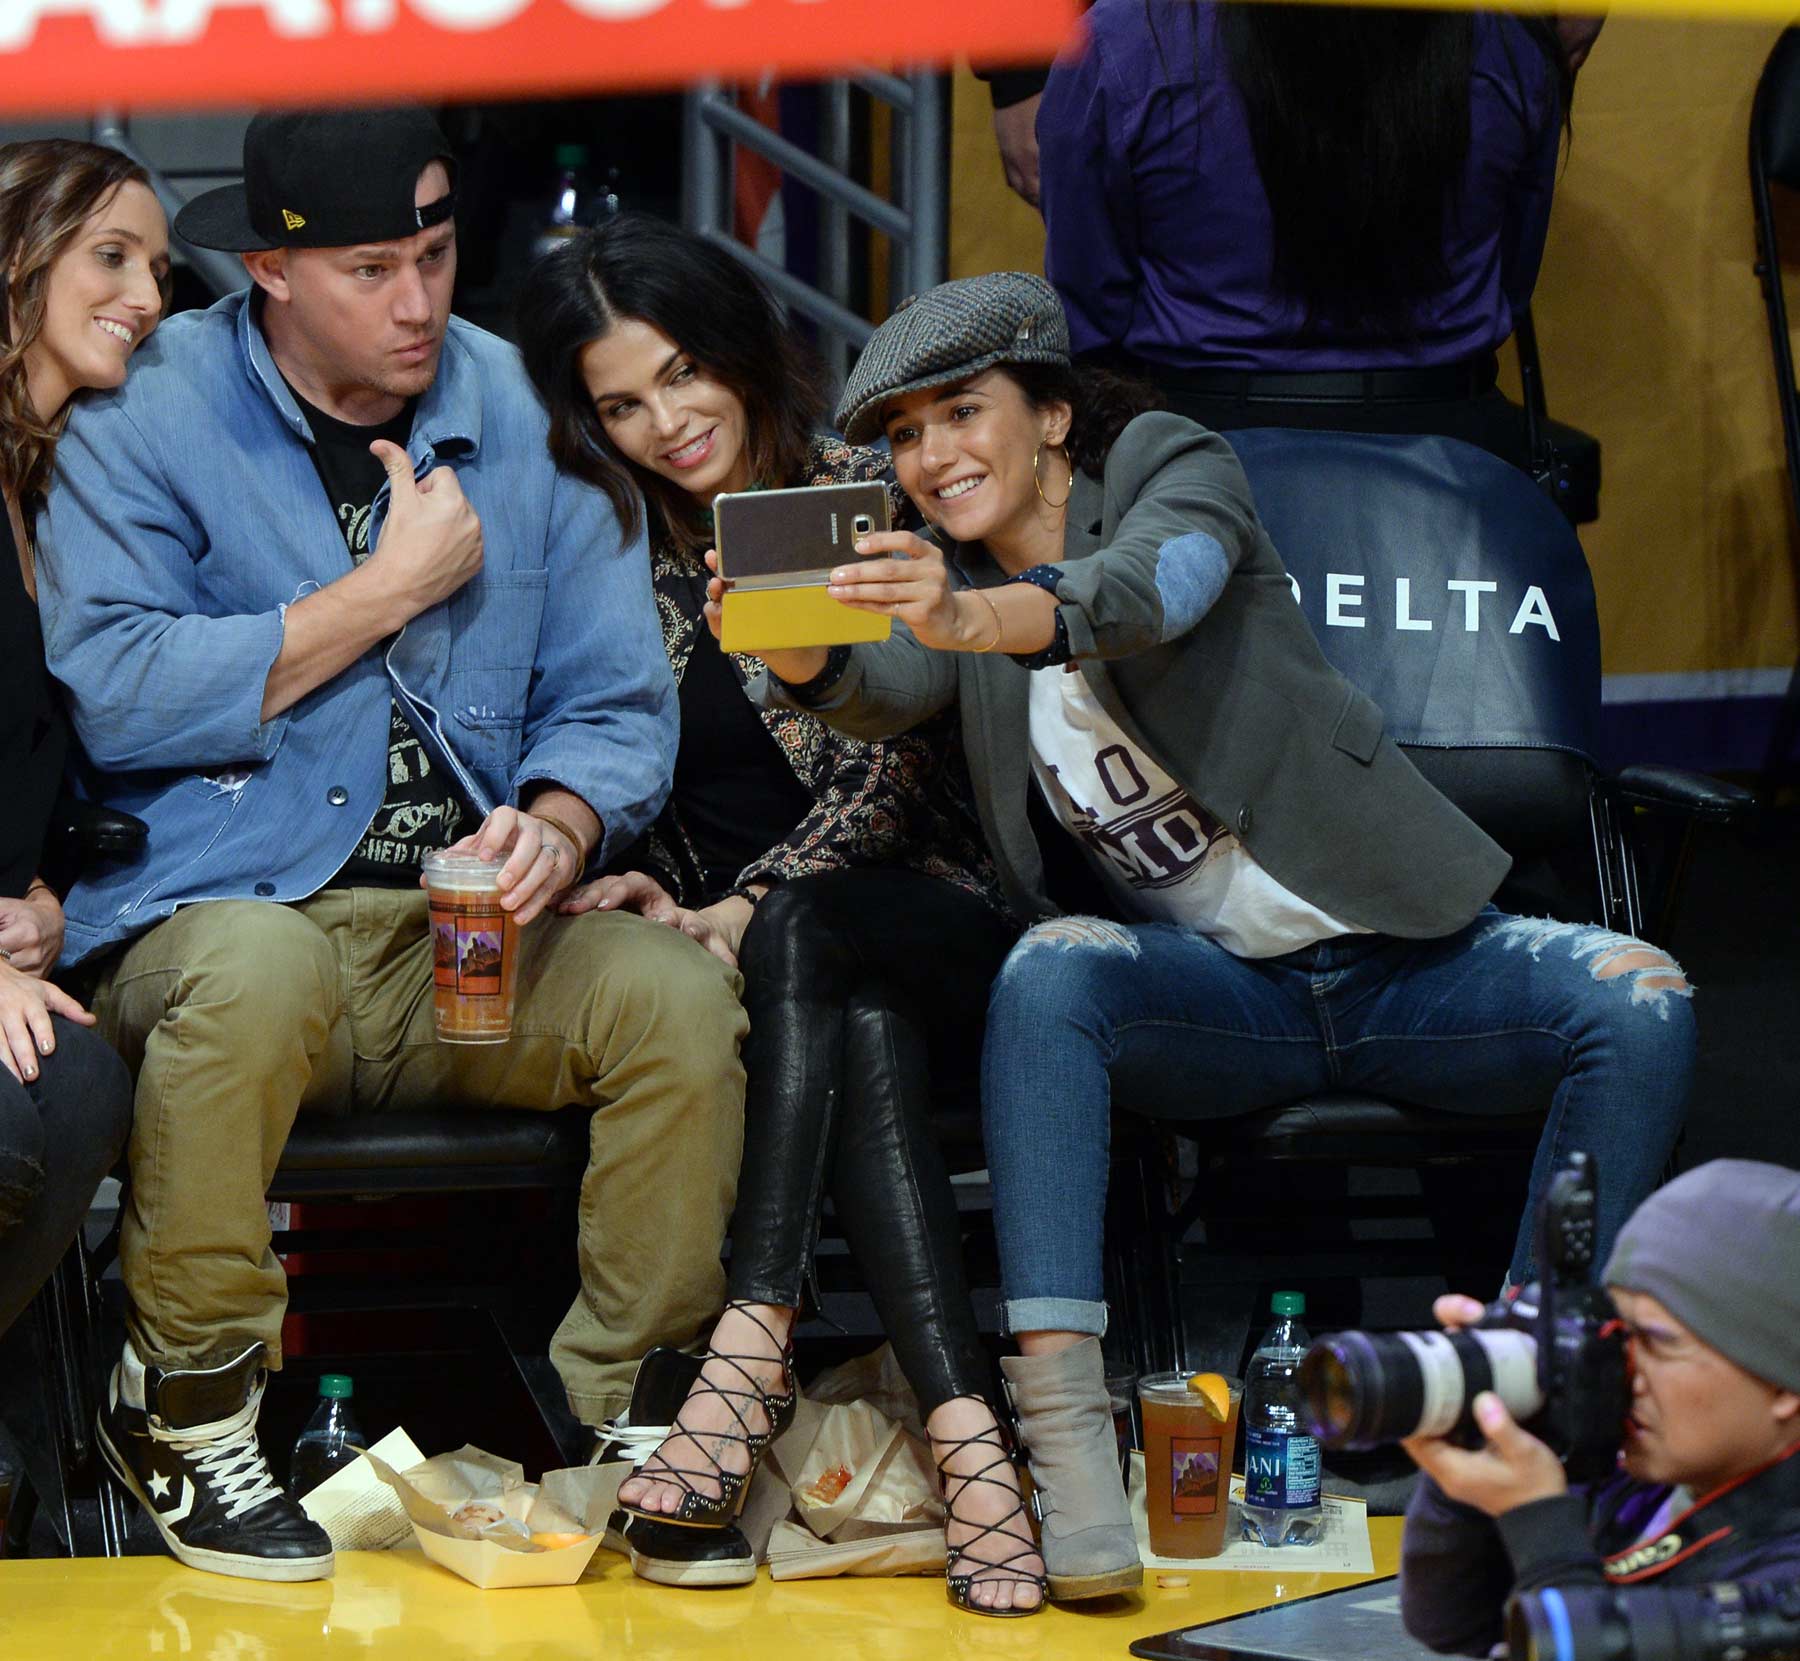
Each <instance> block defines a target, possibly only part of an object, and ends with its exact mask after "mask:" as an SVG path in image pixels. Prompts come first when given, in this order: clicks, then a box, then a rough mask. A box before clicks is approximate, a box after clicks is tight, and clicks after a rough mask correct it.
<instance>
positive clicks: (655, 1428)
mask: <svg viewBox="0 0 1800 1661" xmlns="http://www.w3.org/2000/svg"><path fill="white" fill-rule="evenodd" d="M674 1429H675V1427H674V1426H673V1425H628V1424H625V1423H623V1422H622V1421H620V1420H618V1419H608V1420H607V1421H606V1422H605V1423H604V1424H602V1425H601V1426H600V1441H599V1443H598V1444H597V1445H596V1447H597V1449H598V1448H605V1449H606V1450H607V1451H608V1452H609V1453H612V1455H613V1457H614V1458H615V1459H626V1460H629V1461H630V1462H631V1464H632V1466H633V1467H634V1468H635V1467H636V1466H639V1465H641V1464H643V1462H644V1461H645V1460H646V1459H648V1458H649V1457H650V1455H651V1454H653V1453H655V1452H656V1450H657V1449H658V1448H660V1447H661V1446H662V1445H663V1443H664V1441H666V1440H667V1439H668V1437H669V1436H670V1435H671V1434H672V1433H673V1432H674ZM615 1450H616V1451H615Z"/></svg>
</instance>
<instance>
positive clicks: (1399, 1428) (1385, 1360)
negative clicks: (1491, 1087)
mask: <svg viewBox="0 0 1800 1661" xmlns="http://www.w3.org/2000/svg"><path fill="white" fill-rule="evenodd" d="M1594 1197H1595V1173H1594V1164H1593V1160H1592V1158H1591V1157H1590V1156H1589V1155H1587V1154H1580V1153H1578V1154H1572V1155H1571V1156H1570V1157H1569V1158H1568V1160H1567V1161H1566V1162H1565V1163H1564V1164H1563V1166H1562V1167H1561V1168H1560V1169H1558V1171H1557V1172H1556V1175H1555V1176H1554V1177H1553V1178H1552V1179H1551V1182H1550V1187H1549V1189H1548V1191H1547V1192H1546V1193H1545V1195H1544V1198H1543V1203H1542V1204H1541V1205H1540V1206H1539V1208H1538V1216H1537V1228H1536V1244H1537V1258H1538V1263H1539V1265H1540V1272H1541V1274H1542V1277H1543V1278H1542V1279H1540V1280H1537V1281H1534V1282H1532V1284H1531V1285H1529V1286H1526V1287H1524V1288H1523V1289H1522V1290H1521V1291H1519V1292H1518V1293H1517V1295H1516V1296H1514V1297H1512V1298H1511V1299H1504V1298H1503V1299H1501V1300H1499V1301H1498V1302H1496V1303H1494V1304H1491V1305H1490V1306H1489V1307H1488V1309H1487V1311H1486V1313H1485V1314H1483V1316H1482V1318H1481V1319H1480V1320H1479V1321H1478V1322H1476V1324H1475V1325H1474V1326H1471V1327H1466V1328H1464V1329H1463V1330H1462V1331H1460V1332H1400V1333H1368V1332H1340V1333H1336V1334H1334V1335H1333V1336H1331V1337H1329V1338H1325V1339H1322V1340H1321V1341H1320V1342H1319V1343H1317V1344H1315V1345H1313V1347H1312V1349H1311V1350H1310V1351H1308V1352H1307V1356H1306V1359H1305V1360H1304V1361H1303V1362H1302V1363H1301V1364H1300V1384H1301V1388H1302V1390H1303V1391H1304V1393H1305V1395H1306V1401H1307V1406H1308V1408H1309V1411H1310V1416H1311V1418H1312V1422H1313V1434H1314V1435H1316V1436H1317V1437H1318V1438H1319V1440H1320V1441H1321V1442H1322V1443H1324V1444H1325V1446H1327V1447H1333V1448H1371V1447H1379V1446H1381V1445H1383V1444H1385V1443H1388V1442H1396V1441H1399V1440H1400V1439H1401V1438H1402V1437H1407V1436H1445V1437H1448V1438H1449V1439H1450V1440H1452V1441H1455V1442H1459V1443H1461V1444H1462V1445H1464V1446H1468V1447H1479V1446H1480V1445H1481V1442H1482V1436H1481V1432H1480V1430H1479V1429H1478V1428H1477V1426H1476V1424H1475V1418H1474V1409H1473V1403H1474V1400H1475V1397H1476V1396H1478V1395H1479V1394H1480V1393H1481V1392H1482V1391H1483V1390H1492V1391H1494V1392H1495V1394H1496V1395H1498V1396H1499V1397H1500V1399H1501V1400H1502V1401H1503V1402H1505V1403H1506V1407H1507V1411H1508V1412H1510V1413H1511V1414H1512V1416H1513V1417H1514V1418H1515V1419H1516V1420H1518V1421H1519V1423H1520V1424H1522V1425H1524V1426H1525V1428H1526V1429H1527V1430H1529V1431H1530V1432H1531V1433H1532V1434H1533V1435H1534V1436H1536V1437H1538V1438H1539V1440H1541V1441H1542V1442H1544V1443H1545V1444H1547V1445H1548V1446H1549V1447H1550V1449H1551V1450H1552V1451H1553V1452H1554V1453H1555V1454H1556V1455H1557V1457H1558V1458H1559V1459H1561V1460H1562V1462H1563V1464H1564V1466H1565V1468H1566V1469H1567V1470H1568V1473H1569V1476H1570V1479H1571V1480H1572V1481H1576V1482H1581V1481H1587V1480H1591V1479H1592V1478H1595V1477H1598V1476H1603V1475H1605V1474H1606V1473H1607V1472H1609V1471H1610V1470H1612V1468H1613V1466H1614V1464H1615V1463H1616V1461H1617V1458H1618V1452H1619V1444H1620V1441H1621V1437H1622V1434H1623V1430H1624V1425H1625V1419H1626V1415H1627V1414H1628V1413H1629V1411H1630V1405H1631V1393H1630V1384H1629V1380H1628V1376H1627V1372H1626V1359H1625V1333H1624V1326H1623V1323H1621V1322H1620V1320H1619V1318H1618V1314H1617V1311H1616V1310H1615V1309H1614V1308H1613V1303H1612V1299H1611V1298H1610V1297H1609V1296H1608V1295H1607V1293H1606V1291H1605V1289H1604V1288H1602V1287H1598V1286H1595V1285H1594V1284H1593V1283H1592V1275H1593V1268H1594Z"/></svg>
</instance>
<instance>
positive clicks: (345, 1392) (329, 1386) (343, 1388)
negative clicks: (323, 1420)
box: [319, 1373, 356, 1401]
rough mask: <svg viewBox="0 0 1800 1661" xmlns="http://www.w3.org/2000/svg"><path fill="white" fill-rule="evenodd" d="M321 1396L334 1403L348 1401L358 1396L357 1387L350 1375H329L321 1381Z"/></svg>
mask: <svg viewBox="0 0 1800 1661" xmlns="http://www.w3.org/2000/svg"><path fill="white" fill-rule="evenodd" d="M319 1394H320V1395H321V1396H327V1397H329V1398H330V1399H331V1400H332V1401H348V1400H349V1399H350V1398H351V1397H352V1396H353V1395H355V1394H356V1386H355V1385H354V1384H352V1383H351V1382H350V1375H349V1374H348V1373H327V1374H326V1375H325V1376H324V1377H323V1378H322V1379H320V1380H319Z"/></svg>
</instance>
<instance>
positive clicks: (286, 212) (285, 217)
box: [281, 208, 306, 231]
mask: <svg viewBox="0 0 1800 1661" xmlns="http://www.w3.org/2000/svg"><path fill="white" fill-rule="evenodd" d="M281 222H282V224H284V225H285V226H287V228H288V229H289V230H290V231H297V230H299V229H300V227H301V226H302V225H304V224H305V223H306V220H305V218H304V216H303V215H301V214H297V213H295V212H294V210H293V209H292V208H283V209H282V210H281Z"/></svg>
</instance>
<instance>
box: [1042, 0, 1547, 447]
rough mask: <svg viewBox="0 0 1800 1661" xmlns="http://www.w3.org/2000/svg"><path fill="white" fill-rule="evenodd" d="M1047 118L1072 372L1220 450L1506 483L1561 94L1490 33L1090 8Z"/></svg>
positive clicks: (1045, 179) (1460, 15)
mask: <svg viewBox="0 0 1800 1661" xmlns="http://www.w3.org/2000/svg"><path fill="white" fill-rule="evenodd" d="M1087 30H1088V40H1087V45H1086V48H1085V50H1084V51H1083V52H1082V53H1081V54H1080V55H1079V56H1076V57H1071V58H1069V59H1066V60H1064V61H1063V62H1062V63H1060V64H1059V65H1058V66H1057V67H1056V69H1055V70H1054V71H1053V72H1052V74H1051V77H1050V81H1049V85H1048V87H1047V89H1046V91H1045V94H1044V102H1043V106H1042V108H1041V109H1040V111H1039V114H1038V138H1039V143H1040V148H1041V165H1042V188H1043V205H1044V214H1045V219H1046V222H1047V226H1048V242H1047V250H1046V256H1045V268H1046V271H1047V273H1048V275H1049V276H1050V279H1051V281H1052V282H1053V283H1054V284H1055V285H1056V288H1057V291H1058V292H1059V293H1060V294H1061V296H1062V298H1063V302H1064V304H1065V306H1066V307H1067V309H1068V314H1069V323H1070V333H1071V339H1072V341H1073V344H1074V348H1075V350H1076V352H1077V353H1080V354H1097V355H1099V356H1101V357H1103V358H1105V359H1107V360H1110V361H1113V362H1116V363H1122V364H1129V365H1131V366H1134V367H1135V368H1136V369H1137V371H1138V372H1140V373H1142V374H1144V375H1145V376H1147V377H1148V378H1150V379H1151V380H1153V381H1155V382H1156V383H1157V385H1158V386H1159V387H1161V388H1162V390H1163V392H1164V394H1165V396H1166V397H1167V398H1168V400H1169V402H1170V404H1171V406H1172V407H1173V408H1175V409H1177V410H1179V411H1180V412H1181V413H1182V414H1184V415H1187V416H1189V417H1191V418H1192V419H1194V420H1196V421H1198V422H1200V423H1201V424H1202V425H1204V426H1209V427H1212V428H1214V429H1215V430H1229V429H1231V428H1233V427H1246V426H1299V427H1332V428H1343V429H1348V430H1355V431H1374V432H1424V433H1444V434H1447V435H1449V436H1451V437H1456V438H1462V439H1465V440H1467V441H1469V442H1471V443H1475V444H1478V445H1480V446H1481V447H1482V448H1484V449H1489V450H1492V451H1494V452H1495V453H1496V454H1499V455H1501V456H1503V457H1504V458H1505V459H1507V460H1509V461H1512V462H1514V463H1515V464H1519V465H1524V464H1525V463H1526V462H1527V460H1528V459H1529V452H1528V445H1527V441H1526V433H1525V423H1524V416H1523V412H1522V411H1521V410H1520V409H1519V408H1518V407H1517V406H1516V405H1514V404H1512V403H1510V402H1509V401H1508V400H1507V399H1506V398H1505V397H1504V396H1503V395H1502V394H1501V393H1500V392H1498V391H1497V390H1496V389H1495V385H1494V377H1495V357H1494V354H1495V350H1496V348H1498V347H1499V346H1500V345H1501V344H1502V343H1503V342H1504V341H1505V340H1506V339H1507V338H1508V337H1509V336H1510V335H1511V333H1512V331H1513V324H1514V320H1515V318H1516V317H1517V316H1518V314H1519V312H1520V310H1521V309H1522V308H1523V307H1524V306H1525V305H1526V304H1527V302H1528V301H1529V299H1530V296H1531V290H1532V287H1533V285H1534V283H1535V282H1536V280H1537V272H1538V265H1539V262H1540V260H1541V258H1542V256H1543V249H1544V237H1545V232H1546V229H1547V227H1548V224H1549V217H1550V201H1551V194H1552V190H1553V188H1554V184H1555V175H1556V167H1557V159H1558V152H1559V142H1560V137H1561V133H1562V130H1563V127H1564V125H1565V122H1566V119H1567V113H1568V108H1569V95H1570V85H1571V80H1570V70H1569V67H1568V59H1567V57H1566V55H1565V52H1564V49H1563V46H1562V44H1561V42H1560V41H1559V40H1558V38H1557V34H1556V28H1555V25H1554V24H1552V23H1550V22H1548V21H1546V20H1544V19H1534V18H1520V17H1512V16H1503V15H1495V14H1489V13H1480V12H1476V13H1469V12H1434V11H1421V10H1417V9H1411V8H1385V7H1372V6H1356V7H1324V8H1321V7H1318V6H1311V5H1291V4H1274V3H1268V0H1258V3H1255V4H1241V3H1234V0H1099V4H1097V5H1096V6H1095V7H1094V8H1093V10H1092V11H1091V12H1090V13H1089V14H1088V18H1087Z"/></svg>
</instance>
